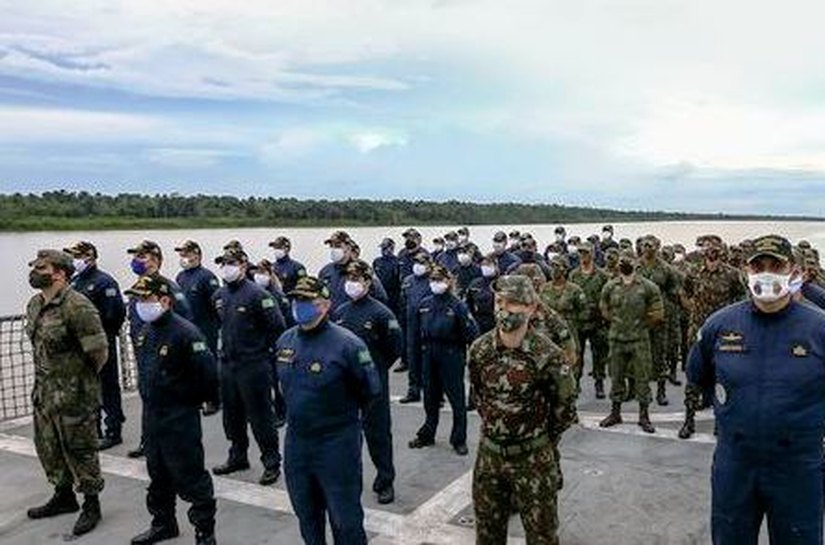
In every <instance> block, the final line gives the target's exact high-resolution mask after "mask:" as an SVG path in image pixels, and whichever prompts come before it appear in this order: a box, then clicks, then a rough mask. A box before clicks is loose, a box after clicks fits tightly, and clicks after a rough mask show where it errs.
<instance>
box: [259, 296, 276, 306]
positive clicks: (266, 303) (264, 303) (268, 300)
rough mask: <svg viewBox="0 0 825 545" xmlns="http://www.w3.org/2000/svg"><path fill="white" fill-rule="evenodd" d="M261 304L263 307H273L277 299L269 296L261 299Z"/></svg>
mask: <svg viewBox="0 0 825 545" xmlns="http://www.w3.org/2000/svg"><path fill="white" fill-rule="evenodd" d="M261 306H262V307H263V308H272V307H274V306H275V300H274V299H273V298H272V297H267V298H266V299H262V300H261Z"/></svg>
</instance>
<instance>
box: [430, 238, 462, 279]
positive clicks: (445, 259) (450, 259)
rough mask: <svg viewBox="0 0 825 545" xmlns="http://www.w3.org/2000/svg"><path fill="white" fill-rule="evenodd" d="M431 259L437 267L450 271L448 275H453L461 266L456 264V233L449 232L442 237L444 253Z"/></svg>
mask: <svg viewBox="0 0 825 545" xmlns="http://www.w3.org/2000/svg"><path fill="white" fill-rule="evenodd" d="M433 259H434V260H435V262H436V263H437V264H438V265H441V266H442V267H444V268H445V269H447V270H448V271H450V274H455V272H456V271H457V270H458V267H459V266H460V265H461V264H460V263H459V262H458V233H456V232H455V231H450V232H449V233H447V234H446V235H444V251H443V252H440V253H439V254H438V256H436V257H434V258H433Z"/></svg>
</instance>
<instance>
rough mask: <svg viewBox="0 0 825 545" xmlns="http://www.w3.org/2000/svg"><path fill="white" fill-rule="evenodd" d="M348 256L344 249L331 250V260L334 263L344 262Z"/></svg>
mask: <svg viewBox="0 0 825 545" xmlns="http://www.w3.org/2000/svg"><path fill="white" fill-rule="evenodd" d="M345 256H346V252H345V251H344V249H343V248H330V249H329V260H330V261H332V262H333V263H340V262H341V261H343V260H344V257H345Z"/></svg>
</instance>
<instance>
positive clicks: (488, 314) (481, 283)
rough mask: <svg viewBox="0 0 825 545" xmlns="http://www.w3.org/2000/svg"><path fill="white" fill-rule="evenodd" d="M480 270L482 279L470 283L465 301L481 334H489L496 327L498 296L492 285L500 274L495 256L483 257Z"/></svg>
mask: <svg viewBox="0 0 825 545" xmlns="http://www.w3.org/2000/svg"><path fill="white" fill-rule="evenodd" d="M480 269H481V277H480V278H476V279H475V280H473V281H472V282H470V286H469V287H468V288H467V293H466V294H465V296H464V301H465V302H466V303H467V308H468V309H469V311H470V314H472V315H473V318H475V321H476V323H477V324H478V330H479V333H487V332H488V331H492V330H493V328H495V327H496V312H495V298H496V295H495V293H493V288H492V283H493V281H494V280H495V279H496V278H498V276H499V274H498V267H497V266H496V259H495V256H493V255H488V256H485V257H483V258H482V259H481V264H480Z"/></svg>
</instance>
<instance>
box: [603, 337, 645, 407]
mask: <svg viewBox="0 0 825 545" xmlns="http://www.w3.org/2000/svg"><path fill="white" fill-rule="evenodd" d="M650 376H651V357H650V341H649V340H648V339H647V337H644V338H642V339H639V340H638V341H618V340H615V339H614V340H612V341H610V400H611V401H613V402H614V403H621V402H622V401H624V398H625V393H626V390H627V379H629V378H632V379H635V380H636V399H637V400H638V401H639V403H640V404H642V405H649V404H650V401H651V399H652V395H651V393H650V382H649V381H650Z"/></svg>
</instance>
